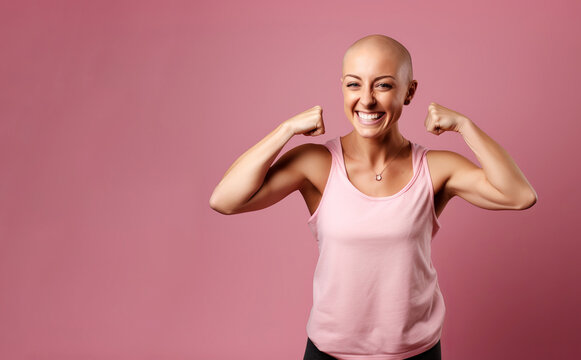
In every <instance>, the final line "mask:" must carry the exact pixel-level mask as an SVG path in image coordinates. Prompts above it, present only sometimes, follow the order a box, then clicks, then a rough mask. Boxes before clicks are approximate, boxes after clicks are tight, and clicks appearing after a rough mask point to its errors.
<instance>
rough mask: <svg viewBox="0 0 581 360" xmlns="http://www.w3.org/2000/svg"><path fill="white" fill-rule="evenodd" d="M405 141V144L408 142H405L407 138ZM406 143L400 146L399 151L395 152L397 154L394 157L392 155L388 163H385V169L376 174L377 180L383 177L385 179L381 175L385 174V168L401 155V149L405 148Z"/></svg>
mask: <svg viewBox="0 0 581 360" xmlns="http://www.w3.org/2000/svg"><path fill="white" fill-rule="evenodd" d="M403 143H404V145H405V143H406V142H405V140H404V142H403ZM404 145H402V146H401V147H400V148H399V151H398V152H397V154H395V156H394V157H392V158H391V160H389V162H388V163H387V165H385V167H384V168H383V170H381V172H380V173H379V174H376V175H375V180H377V181H381V179H383V178H382V177H381V175H382V174H383V172H384V171H385V169H387V167H388V166H389V164H391V162H392V161H393V159H395V158H396V157H397V156H398V155H399V153H400V152H401V150H402V149H403V148H404Z"/></svg>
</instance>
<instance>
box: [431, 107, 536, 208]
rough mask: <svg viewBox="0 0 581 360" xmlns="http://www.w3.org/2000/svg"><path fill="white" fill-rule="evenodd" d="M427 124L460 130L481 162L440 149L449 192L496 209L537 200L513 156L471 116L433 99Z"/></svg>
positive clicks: (441, 129) (526, 205)
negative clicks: (479, 165)
mask: <svg viewBox="0 0 581 360" xmlns="http://www.w3.org/2000/svg"><path fill="white" fill-rule="evenodd" d="M426 126H427V128H428V131H430V132H433V133H435V134H437V135H439V134H441V133H442V132H444V131H447V130H450V131H456V132H458V133H460V134H461V135H462V137H463V138H464V141H465V142H466V144H468V146H469V147H470V149H471V150H472V151H473V152H474V154H475V155H476V157H477V158H478V161H479V162H480V164H481V165H482V168H479V167H477V166H476V165H475V164H473V163H472V162H471V161H470V160H468V159H466V158H465V157H463V156H461V155H459V154H456V153H453V152H440V155H439V157H440V163H443V162H444V161H445V162H446V164H445V165H444V166H447V167H448V168H449V169H450V170H449V171H450V175H449V179H448V180H447V182H446V185H445V189H446V192H447V193H448V194H450V196H454V195H458V196H460V197H462V198H463V199H465V200H466V201H469V202H470V203H472V204H474V205H477V206H479V207H482V208H485V209H493V210H501V209H512V210H523V209H527V208H529V207H531V206H533V205H534V204H535V203H536V201H537V193H536V192H535V190H534V189H533V187H532V186H531V184H530V183H529V182H528V180H527V179H526V177H525V176H524V174H523V173H522V171H521V170H520V169H519V167H518V166H517V164H516V163H515V162H514V160H513V159H512V157H511V156H510V155H509V154H508V152H507V151H506V150H504V149H503V148H502V147H501V146H500V145H499V144H498V143H496V142H495V141H494V140H493V139H492V138H491V137H490V136H488V135H487V134H486V133H484V131H482V130H481V129H480V128H479V127H478V126H476V124H474V123H473V122H472V121H471V120H470V119H469V118H467V117H465V116H463V115H462V114H459V113H457V112H455V111H453V110H450V109H447V108H445V107H443V106H441V105H437V104H433V103H432V104H431V105H430V109H429V114H428V118H427V119H426ZM444 154H445V155H446V156H445V157H444V158H442V156H443V155H444Z"/></svg>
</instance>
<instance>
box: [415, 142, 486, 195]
mask: <svg viewBox="0 0 581 360" xmlns="http://www.w3.org/2000/svg"><path fill="white" fill-rule="evenodd" d="M426 160H427V162H428V167H429V170H430V174H431V176H432V179H433V182H434V185H435V186H436V184H439V185H440V186H439V188H440V189H441V188H442V187H443V188H444V189H446V192H451V191H452V189H451V187H450V186H449V185H450V184H451V183H450V179H454V178H456V179H457V178H458V177H465V176H464V175H465V174H469V173H470V172H471V171H473V170H475V169H479V168H478V166H476V165H475V164H474V163H473V162H472V161H470V160H469V159H467V158H466V157H464V156H463V155H461V154H458V153H456V152H454V151H449V150H431V149H430V150H428V151H427V152H426ZM449 195H450V196H451V195H452V194H449Z"/></svg>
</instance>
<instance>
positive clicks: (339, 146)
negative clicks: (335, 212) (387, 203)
mask: <svg viewBox="0 0 581 360" xmlns="http://www.w3.org/2000/svg"><path fill="white" fill-rule="evenodd" d="M408 141H409V142H410V144H411V152H412V171H413V175H412V177H411V179H410V180H409V181H408V183H407V184H406V185H404V187H403V188H401V189H400V190H399V191H398V192H396V193H395V194H392V195H388V196H371V195H367V194H365V193H364V192H362V191H361V190H359V189H358V188H357V187H356V186H355V185H353V183H352V182H351V180H349V177H348V176H347V167H346V166H345V156H344V154H343V144H341V137H340V136H338V137H336V138H335V144H336V145H337V147H336V149H337V152H338V154H336V155H337V156H338V159H337V160H338V163H339V165H340V168H341V171H340V173H341V175H342V176H340V177H341V178H342V179H343V180H344V181H345V182H346V183H347V185H348V187H350V188H351V189H353V191H354V192H355V193H357V194H359V195H360V196H362V197H363V198H365V199H368V200H373V201H377V200H390V199H394V198H396V197H398V196H400V195H402V194H403V193H405V192H406V191H407V190H408V189H409V188H410V187H411V186H412V185H413V183H414V182H415V180H416V178H417V177H418V173H419V171H418V170H419V168H418V162H419V159H418V154H417V152H418V150H419V148H418V145H417V144H416V143H414V142H413V141H411V140H409V139H408Z"/></svg>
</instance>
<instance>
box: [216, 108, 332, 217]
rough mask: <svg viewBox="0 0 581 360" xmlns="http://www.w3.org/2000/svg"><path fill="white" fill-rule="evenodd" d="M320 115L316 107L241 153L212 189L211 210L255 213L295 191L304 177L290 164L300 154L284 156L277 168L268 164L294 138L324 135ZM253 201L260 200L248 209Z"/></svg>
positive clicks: (292, 163) (290, 152)
mask: <svg viewBox="0 0 581 360" xmlns="http://www.w3.org/2000/svg"><path fill="white" fill-rule="evenodd" d="M321 112H322V109H321V107H320V106H315V107H313V108H311V109H309V110H306V111H304V112H302V113H300V114H298V115H296V116H294V117H292V118H291V119H289V120H287V121H285V122H283V123H281V124H280V125H278V126H277V127H276V129H274V130H273V131H272V132H270V133H269V134H268V135H266V136H265V137H264V138H263V139H262V140H260V141H259V142H258V143H257V144H256V145H254V146H252V147H251V148H250V149H248V150H247V151H246V152H244V153H243V154H242V155H241V156H240V157H239V158H238V159H236V161H235V162H234V163H233V164H232V165H231V166H230V168H228V170H227V171H226V173H225V174H224V176H223V178H222V180H221V181H220V182H219V183H218V185H217V186H216V188H215V189H214V191H213V193H212V196H211V197H210V207H211V208H212V209H214V210H216V211H218V212H220V213H222V214H235V213H238V212H242V211H250V210H256V209H258V208H262V207H265V206H267V205H271V204H272V203H274V202H276V201H278V200H280V199H281V198H282V197H284V196H286V195H288V193H290V192H292V191H293V190H296V189H298V187H299V186H300V183H301V182H302V181H303V180H304V174H303V173H302V172H300V171H298V170H297V168H296V166H294V165H295V164H296V162H293V161H292V160H293V159H295V158H297V156H296V155H298V153H299V151H297V150H295V149H293V150H294V151H293V150H291V151H289V152H288V153H286V154H285V155H283V156H282V157H281V158H280V159H279V161H277V164H275V165H276V166H273V167H272V168H271V164H272V162H273V161H274V159H275V158H276V157H277V155H278V154H279V153H280V151H281V150H282V148H283V147H284V145H285V144H286V143H287V142H288V141H289V140H290V139H291V138H292V137H293V136H294V135H295V134H299V133H303V134H305V135H315V136H316V135H320V134H323V133H324V127H323V122H322V117H321ZM267 174H268V175H269V176H267ZM259 193H261V194H260V195H259ZM254 198H258V199H260V203H257V201H255V202H254V203H253V204H252V206H248V205H249V203H250V200H251V199H254ZM245 206H246V207H245Z"/></svg>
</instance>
